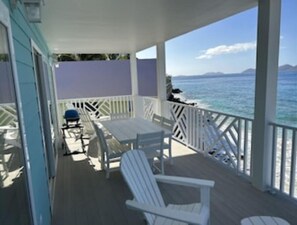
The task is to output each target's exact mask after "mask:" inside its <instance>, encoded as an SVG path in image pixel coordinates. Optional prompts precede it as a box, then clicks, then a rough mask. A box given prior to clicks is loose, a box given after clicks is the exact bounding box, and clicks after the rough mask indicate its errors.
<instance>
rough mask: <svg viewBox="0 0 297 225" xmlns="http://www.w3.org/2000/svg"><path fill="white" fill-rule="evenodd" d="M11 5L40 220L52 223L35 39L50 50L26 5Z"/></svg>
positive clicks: (15, 48) (44, 48)
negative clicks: (37, 85)
mask: <svg viewBox="0 0 297 225" xmlns="http://www.w3.org/2000/svg"><path fill="white" fill-rule="evenodd" d="M2 1H3V2H4V4H6V5H7V7H8V9H10V23H11V30H12V36H13V45H14V50H15V57H16V67H17V74H18V78H19V86H20V93H21V102H22V107H23V116H24V124H25V133H26V139H27V145H28V151H29V157H30V166H31V178H32V187H33V195H34V204H33V206H34V210H35V212H36V214H35V215H36V221H37V223H38V224H44V225H50V223H51V216H50V200H49V188H48V175H47V172H46V167H45V158H44V157H45V156H44V149H43V144H42V138H41V132H40V121H39V120H38V119H37V118H39V115H38V103H37V98H36V96H37V93H36V89H35V78H34V70H33V68H34V66H33V59H32V50H31V39H33V40H34V42H35V44H36V45H37V46H38V48H39V49H40V50H41V51H42V52H43V54H44V55H46V56H47V55H48V53H49V51H48V48H47V45H46V42H45V40H44V39H43V37H42V35H41V33H40V31H39V30H38V28H37V27H36V25H34V24H29V23H28V22H27V19H26V16H25V14H24V11H23V5H22V4H21V3H20V2H18V4H17V8H16V9H14V10H12V9H11V7H10V3H9V0H2Z"/></svg>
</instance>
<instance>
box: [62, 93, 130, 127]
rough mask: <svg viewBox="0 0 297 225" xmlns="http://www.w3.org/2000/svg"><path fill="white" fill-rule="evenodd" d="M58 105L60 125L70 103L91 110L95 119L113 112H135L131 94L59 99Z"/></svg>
mask: <svg viewBox="0 0 297 225" xmlns="http://www.w3.org/2000/svg"><path fill="white" fill-rule="evenodd" d="M58 105H59V107H58V109H59V114H60V115H59V123H60V125H61V124H62V123H63V115H64V112H65V110H66V109H67V108H68V106H69V105H72V106H73V107H75V108H80V109H83V110H85V111H87V112H89V113H90V115H91V116H92V117H93V118H95V119H99V118H102V117H106V116H110V114H112V113H130V114H131V115H133V114H134V103H133V99H132V96H130V95H127V96H112V97H99V98H84V99H64V100H59V101H58Z"/></svg>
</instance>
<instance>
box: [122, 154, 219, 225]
mask: <svg viewBox="0 0 297 225" xmlns="http://www.w3.org/2000/svg"><path fill="white" fill-rule="evenodd" d="M121 173H122V175H123V177H124V179H125V181H126V183H127V184H128V186H129V188H130V190H131V192H132V194H133V197H134V199H133V200H127V201H126V205H127V206H128V208H130V209H134V210H138V211H141V212H143V213H144V216H145V219H146V220H147V223H148V224H149V225H161V224H162V225H164V224H166V225H173V224H174V225H186V224H199V225H206V224H208V222H209V217H210V208H209V207H210V188H212V187H213V186H214V181H209V180H200V179H193V178H185V177H175V176H164V175H153V173H152V171H151V169H150V166H149V164H148V162H147V160H146V156H145V154H144V152H143V151H141V150H133V151H129V152H127V153H125V154H124V155H123V156H122V159H121ZM157 182H163V183H168V184H175V185H183V186H189V187H194V188H199V189H200V201H201V202H200V203H192V204H186V205H173V204H169V205H167V206H166V205H165V203H164V200H163V198H162V195H161V193H160V190H159V188H158V185H157Z"/></svg>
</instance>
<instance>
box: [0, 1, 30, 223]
mask: <svg viewBox="0 0 297 225" xmlns="http://www.w3.org/2000/svg"><path fill="white" fill-rule="evenodd" d="M0 3H1V2H0ZM0 8H2V5H1V4H0ZM2 9H3V8H2ZM2 9H1V10H0V14H1V13H2V14H3V11H2ZM0 18H2V17H0ZM10 57H11V54H10V49H9V38H8V28H7V26H5V25H4V23H2V22H1V20H0V199H1V200H0V221H1V222H0V223H1V225H11V224H22V225H27V224H32V221H31V218H32V217H31V210H30V204H29V194H28V188H27V178H26V168H25V163H24V152H23V148H22V140H21V134H20V126H19V116H18V107H17V100H16V94H15V83H14V76H13V70H12V63H11V59H10Z"/></svg>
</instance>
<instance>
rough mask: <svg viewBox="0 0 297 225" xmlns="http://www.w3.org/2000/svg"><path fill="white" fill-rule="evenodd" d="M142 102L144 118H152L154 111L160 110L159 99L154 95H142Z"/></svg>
mask: <svg viewBox="0 0 297 225" xmlns="http://www.w3.org/2000/svg"><path fill="white" fill-rule="evenodd" d="M142 103H143V114H144V115H143V116H144V118H146V119H149V120H151V119H152V118H153V115H154V113H157V111H158V99H157V98H153V97H142Z"/></svg>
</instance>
